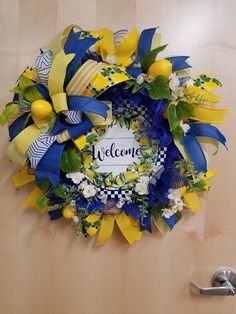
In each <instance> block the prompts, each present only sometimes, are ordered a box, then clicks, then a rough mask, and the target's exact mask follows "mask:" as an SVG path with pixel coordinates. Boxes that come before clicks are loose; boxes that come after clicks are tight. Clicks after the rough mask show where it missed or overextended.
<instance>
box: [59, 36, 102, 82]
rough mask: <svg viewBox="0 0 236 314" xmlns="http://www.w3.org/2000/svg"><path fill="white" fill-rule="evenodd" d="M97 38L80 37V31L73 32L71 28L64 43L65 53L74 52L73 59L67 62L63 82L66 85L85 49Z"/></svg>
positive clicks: (76, 68)
mask: <svg viewBox="0 0 236 314" xmlns="http://www.w3.org/2000/svg"><path fill="white" fill-rule="evenodd" d="M98 40H99V38H92V37H86V38H83V39H80V32H79V33H75V32H74V31H73V30H71V32H70V34H69V36H68V38H67V41H66V43H65V45H64V51H65V54H69V53H74V54H75V56H74V58H73V60H72V61H71V62H70V63H69V65H68V67H67V71H66V77H65V83H64V86H65V87H66V86H67V84H68V83H69V81H70V80H71V78H72V77H73V75H74V74H75V72H76V71H77V70H78V67H79V64H80V62H81V59H82V57H83V56H84V55H85V53H86V51H87V50H88V49H89V48H90V47H91V46H92V45H94V44H95V43H96V41H98Z"/></svg>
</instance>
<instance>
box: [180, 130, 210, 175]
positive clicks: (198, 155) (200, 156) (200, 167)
mask: <svg viewBox="0 0 236 314" xmlns="http://www.w3.org/2000/svg"><path fill="white" fill-rule="evenodd" d="M182 143H183V145H184V148H185V150H186V152H187V153H188V155H189V157H190V159H191V160H192V162H193V164H194V168H195V169H196V171H197V172H200V171H204V172H206V171H207V162H206V157H205V155H204V153H203V150H202V148H201V145H200V144H199V142H198V140H197V138H196V136H195V135H194V133H193V132H192V131H188V133H187V134H185V136H184V138H183V141H182Z"/></svg>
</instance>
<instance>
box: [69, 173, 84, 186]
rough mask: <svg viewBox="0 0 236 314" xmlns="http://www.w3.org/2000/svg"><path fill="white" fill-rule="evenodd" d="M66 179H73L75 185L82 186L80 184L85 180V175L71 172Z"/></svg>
mask: <svg viewBox="0 0 236 314" xmlns="http://www.w3.org/2000/svg"><path fill="white" fill-rule="evenodd" d="M66 177H67V178H69V179H71V180H72V181H73V182H74V183H75V184H80V182H81V181H82V180H83V178H84V174H83V173H81V172H71V173H67V174H66Z"/></svg>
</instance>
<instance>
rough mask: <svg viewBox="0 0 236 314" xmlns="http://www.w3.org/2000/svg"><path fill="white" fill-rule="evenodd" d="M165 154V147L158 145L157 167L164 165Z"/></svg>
mask: <svg viewBox="0 0 236 314" xmlns="http://www.w3.org/2000/svg"><path fill="white" fill-rule="evenodd" d="M166 156H167V147H159V148H158V157H157V161H156V165H157V166H159V167H161V166H164V164H165V160H166Z"/></svg>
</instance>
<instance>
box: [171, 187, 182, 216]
mask: <svg viewBox="0 0 236 314" xmlns="http://www.w3.org/2000/svg"><path fill="white" fill-rule="evenodd" d="M168 199H169V200H170V202H171V205H172V206H171V209H172V210H173V211H174V212H176V211H178V210H182V209H183V206H184V203H183V200H182V198H181V193H180V190H179V189H169V194H168Z"/></svg>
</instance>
